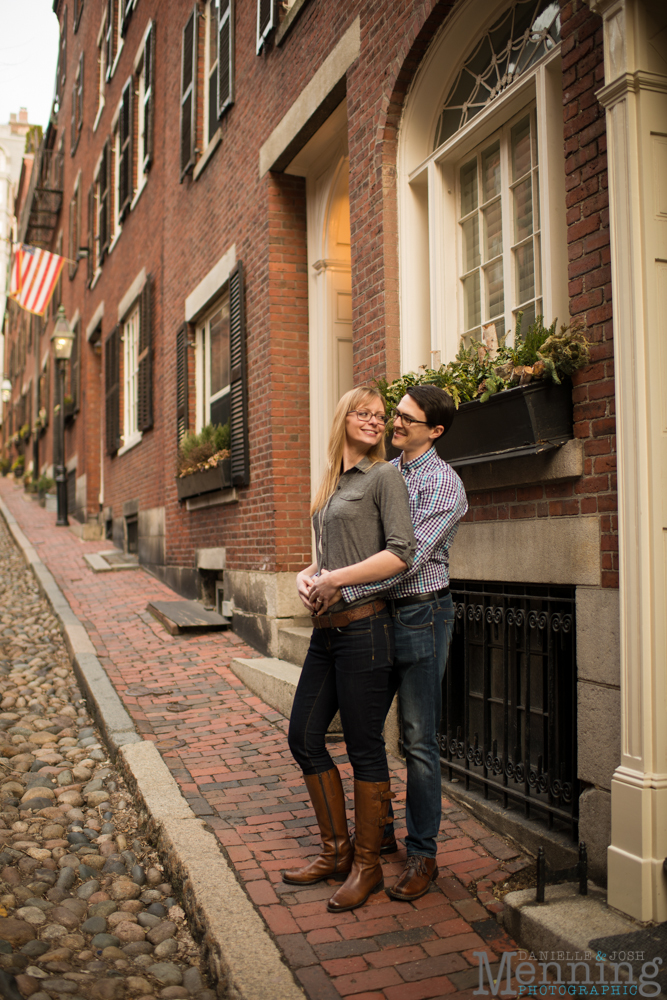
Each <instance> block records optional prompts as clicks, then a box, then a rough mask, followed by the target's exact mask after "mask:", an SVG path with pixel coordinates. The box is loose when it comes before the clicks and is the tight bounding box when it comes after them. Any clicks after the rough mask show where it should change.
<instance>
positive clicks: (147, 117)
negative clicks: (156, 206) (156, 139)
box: [139, 23, 155, 172]
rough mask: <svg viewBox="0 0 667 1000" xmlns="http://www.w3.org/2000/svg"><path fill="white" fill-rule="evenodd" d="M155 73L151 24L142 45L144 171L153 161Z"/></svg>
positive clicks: (142, 166)
mask: <svg viewBox="0 0 667 1000" xmlns="http://www.w3.org/2000/svg"><path fill="white" fill-rule="evenodd" d="M154 73H155V24H154V23H153V24H151V26H150V30H149V32H148V37H147V38H146V45H145V47H144V162H143V163H142V164H140V165H139V166H140V167H141V169H143V171H144V172H146V171H147V170H149V169H150V165H151V163H152V162H153V111H154V105H155V100H154V96H153V95H154V88H153V76H154Z"/></svg>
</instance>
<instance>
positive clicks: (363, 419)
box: [283, 387, 415, 912]
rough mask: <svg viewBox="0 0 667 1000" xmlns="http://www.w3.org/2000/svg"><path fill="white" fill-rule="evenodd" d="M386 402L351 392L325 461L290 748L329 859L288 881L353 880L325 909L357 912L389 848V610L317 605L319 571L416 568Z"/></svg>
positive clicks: (358, 573)
mask: <svg viewBox="0 0 667 1000" xmlns="http://www.w3.org/2000/svg"><path fill="white" fill-rule="evenodd" d="M386 422H387V417H386V415H385V408H384V400H383V399H382V396H381V395H380V394H379V393H378V392H377V391H376V390H374V389H369V388H364V387H362V388H358V389H352V390H351V391H350V392H347V393H345V395H344V396H343V397H342V398H341V400H340V402H339V403H338V406H337V407H336V413H335V415H334V420H333V425H332V428H331V435H330V438H329V448H328V464H327V470H326V472H325V474H324V477H323V479H322V482H321V484H320V487H319V490H318V492H317V496H316V497H315V499H314V501H313V504H312V507H311V514H312V517H313V526H314V529H315V543H316V548H317V560H316V562H314V563H313V564H312V565H310V566H308V567H307V568H306V569H304V570H302V572H301V573H299V575H298V577H297V587H298V591H299V596H300V598H301V600H302V601H303V603H304V605H305V606H306V607H307V608H308V609H309V610H310V611H311V614H312V615H313V618H312V621H313V625H314V629H313V635H312V638H311V642H310V648H309V650H308V654H307V656H306V660H305V662H304V665H303V670H302V672H301V678H300V680H299V684H298V687H297V691H296V695H295V698H294V706H293V708H292V715H291V719H290V728H289V745H290V749H291V751H292V754H293V755H294V758H295V760H296V761H297V763H298V764H299V765H300V767H301V769H302V770H303V773H304V777H305V781H306V787H307V788H308V792H309V794H310V798H311V801H312V803H313V807H314V809H315V816H316V818H317V822H318V824H319V828H320V834H321V837H322V850H321V853H320V855H319V856H318V857H317V858H316V859H315V860H314V861H313V862H312V863H311V864H308V865H306V866H305V867H304V868H300V869H294V870H292V871H286V872H284V874H283V879H284V881H285V882H288V883H290V884H294V885H310V884H312V883H314V882H320V881H322V880H323V879H327V878H337V879H338V880H340V879H341V878H344V879H345V882H344V884H343V885H342V886H341V887H340V888H339V889H338V890H337V891H336V892H335V893H334V895H333V896H332V897H331V899H330V900H329V903H328V909H329V910H331V911H333V912H338V911H342V910H352V909H354V908H355V907H357V906H361V905H362V904H363V903H365V902H366V900H367V899H368V897H369V896H370V894H371V893H372V892H377V891H378V890H379V889H381V888H382V886H383V877H382V868H381V866H380V843H381V840H382V833H383V827H384V823H385V819H386V816H387V809H388V806H389V800H390V798H391V797H392V795H391V791H390V785H389V771H388V768H387V756H386V752H385V746H384V740H383V738H382V726H383V723H384V719H385V715H386V709H387V691H388V685H389V678H390V672H391V666H392V662H393V657H394V635H393V625H392V620H391V617H390V615H389V610H388V608H387V606H386V604H385V602H384V600H382V599H378V598H377V597H376V598H375V599H372V598H371V599H369V598H367V597H362V598H361V599H359V600H357V601H353V602H352V603H351V604H345V603H344V602H343V601H342V600H341V601H338V602H337V603H336V604H334V605H333V606H332V607H326V606H325V605H324V604H323V603H322V602H321V601H318V602H317V603H316V604H315V605H314V606H313V605H312V604H311V602H310V597H309V595H310V591H311V589H312V587H313V583H314V580H315V576H316V574H323V573H329V574H331V576H330V580H331V583H335V584H336V586H337V587H342V586H344V585H346V584H347V585H349V584H354V583H371V582H375V581H378V580H385V579H387V578H388V577H390V576H393V575H394V574H395V573H398V572H400V571H401V570H403V569H405V568H406V567H409V566H410V565H411V563H412V559H413V556H414V549H415V541H414V534H413V530H412V522H411V519H410V509H409V505H408V493H407V489H406V486H405V483H404V481H403V477H402V476H401V474H400V472H399V471H398V469H396V468H395V467H394V466H392V465H389V464H388V463H387V462H386V461H385V458H384V428H385V423H386ZM338 710H340V716H341V721H342V723H343V732H344V735H345V741H346V744H347V752H348V755H349V759H350V763H351V764H352V768H353V771H354V810H355V843H354V848H353V846H352V844H351V842H350V837H349V833H348V828H347V820H346V816H345V796H344V794H343V788H342V785H341V780H340V776H339V773H338V770H337V769H336V767H335V766H334V763H333V760H332V758H331V756H330V754H329V752H328V750H327V748H326V744H325V736H326V732H327V729H328V727H329V724H330V723H331V720H332V719H333V717H334V715H335V714H336V712H337V711H338Z"/></svg>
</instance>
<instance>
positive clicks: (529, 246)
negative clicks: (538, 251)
mask: <svg viewBox="0 0 667 1000" xmlns="http://www.w3.org/2000/svg"><path fill="white" fill-rule="evenodd" d="M514 260H515V267H516V299H517V302H519V303H521V302H526V301H527V300H528V299H532V298H533V296H534V295H535V262H534V255H533V241H532V240H531V241H530V243H526V244H525V246H522V247H518V248H517V249H516V250H515V251H514Z"/></svg>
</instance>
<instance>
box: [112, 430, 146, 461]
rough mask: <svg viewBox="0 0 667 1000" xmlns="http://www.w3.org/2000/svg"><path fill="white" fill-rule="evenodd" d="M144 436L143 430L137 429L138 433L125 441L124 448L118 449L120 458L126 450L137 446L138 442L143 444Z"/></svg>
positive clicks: (117, 455)
mask: <svg viewBox="0 0 667 1000" xmlns="http://www.w3.org/2000/svg"><path fill="white" fill-rule="evenodd" d="M143 436H144V435H143V433H142V432H141V431H137V432H136V434H133V435H132V437H131V438H130V439H129V440H128V441H126V442H125V444H124V445H123V446H122V448H119V449H118V451H117V452H116V457H117V458H120V457H121V455H125V454H126V452H128V451H131V450H132V448H136V447H137V445H138V444H141V440H142V438H143ZM123 440H125V436H123Z"/></svg>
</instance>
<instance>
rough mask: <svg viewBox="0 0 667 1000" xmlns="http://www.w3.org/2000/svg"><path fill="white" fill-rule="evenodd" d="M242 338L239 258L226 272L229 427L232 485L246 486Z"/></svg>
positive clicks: (244, 372) (244, 344) (242, 300)
mask: <svg viewBox="0 0 667 1000" xmlns="http://www.w3.org/2000/svg"><path fill="white" fill-rule="evenodd" d="M245 340H246V337H245V307H244V290H243V265H242V264H241V261H239V262H238V263H237V265H236V267H235V268H234V270H233V271H232V273H231V274H230V276H229V354H230V365H231V375H230V421H231V426H230V429H231V451H232V485H234V486H247V485H248V483H249V482H250V456H249V453H248V387H247V377H246V343H245Z"/></svg>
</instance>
